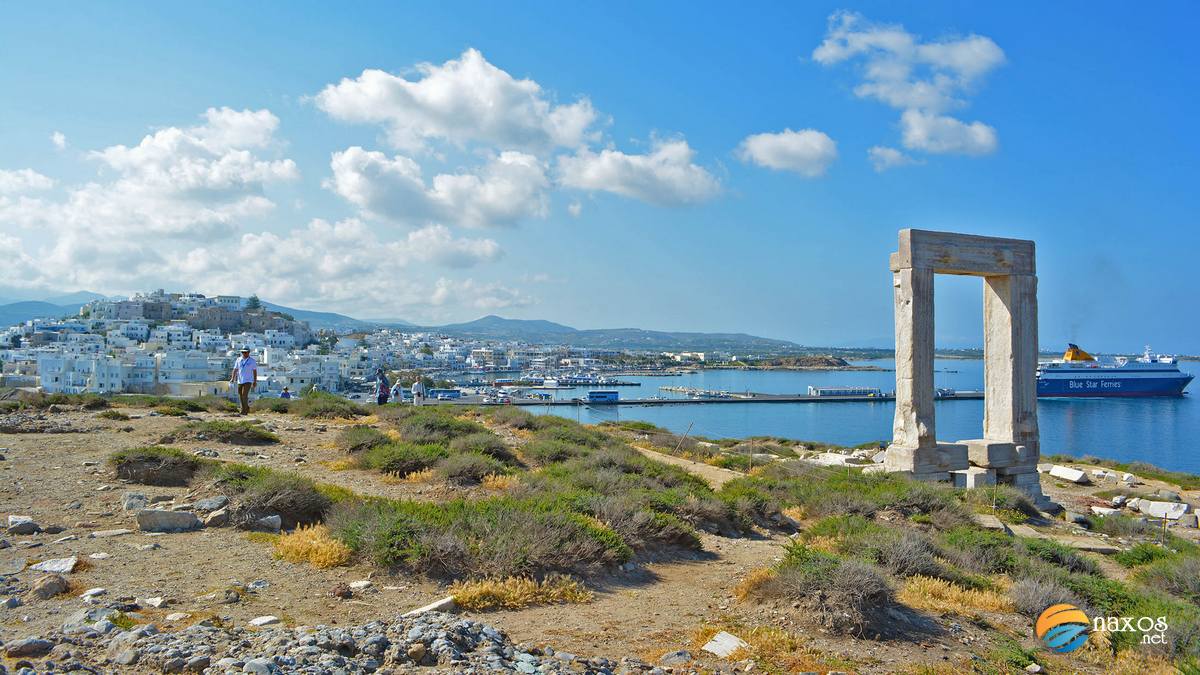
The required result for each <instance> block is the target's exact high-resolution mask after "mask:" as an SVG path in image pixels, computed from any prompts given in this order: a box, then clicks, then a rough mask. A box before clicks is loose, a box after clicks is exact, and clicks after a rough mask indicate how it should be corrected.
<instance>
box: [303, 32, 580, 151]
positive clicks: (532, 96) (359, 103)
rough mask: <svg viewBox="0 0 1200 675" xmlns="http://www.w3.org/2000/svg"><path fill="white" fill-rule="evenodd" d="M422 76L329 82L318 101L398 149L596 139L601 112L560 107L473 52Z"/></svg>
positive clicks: (425, 68) (422, 67)
mask: <svg viewBox="0 0 1200 675" xmlns="http://www.w3.org/2000/svg"><path fill="white" fill-rule="evenodd" d="M416 71H417V74H418V76H419V77H418V78H417V79H415V80H410V79H406V78H404V77H401V76H399V75H393V74H391V73H387V72H384V71H382V70H364V71H363V72H362V74H361V75H359V76H358V77H357V78H354V79H350V78H345V79H343V80H342V81H341V82H339V83H338V84H331V85H329V86H327V87H325V89H323V90H322V91H321V92H320V93H319V94H317V96H316V103H317V106H318V107H320V108H321V109H322V110H324V111H325V112H326V113H328V114H329V115H330V116H332V117H334V118H335V119H339V120H343V121H346V122H365V123H377V124H382V125H384V126H385V127H386V128H387V130H388V139H389V141H390V142H391V143H392V145H393V146H395V147H396V148H399V149H403V150H417V149H420V148H423V147H424V146H425V144H426V142H427V141H429V140H431V139H439V140H445V141H449V142H452V143H455V144H460V145H461V144H463V143H466V142H468V141H477V142H482V143H487V144H491V145H495V146H499V147H501V148H522V149H526V150H544V149H548V148H550V147H553V146H565V147H575V146H578V145H580V144H582V143H584V142H585V141H587V140H589V139H590V138H592V134H591V132H590V131H589V129H590V127H591V126H592V125H593V124H594V123H595V122H596V119H597V115H596V111H595V110H594V109H593V108H592V104H591V102H590V101H589V100H588V99H587V98H580V99H579V100H578V101H576V102H574V103H570V104H562V105H558V104H555V103H554V102H553V101H552V100H551V99H550V98H549V97H548V96H547V95H546V93H545V92H544V91H543V90H542V87H541V85H539V84H538V83H537V82H534V81H533V80H529V79H523V80H518V79H516V78H514V77H513V76H512V75H510V74H508V73H507V72H505V71H503V70H501V69H499V68H497V67H496V66H494V65H492V64H491V63H489V62H488V61H487V59H485V58H484V57H483V54H481V53H480V52H479V51H478V50H475V49H468V50H467V51H465V52H463V53H462V55H461V56H460V57H459V58H457V59H451V60H449V61H446V62H445V63H443V64H441V65H435V64H432V63H421V64H418V65H417V66H416Z"/></svg>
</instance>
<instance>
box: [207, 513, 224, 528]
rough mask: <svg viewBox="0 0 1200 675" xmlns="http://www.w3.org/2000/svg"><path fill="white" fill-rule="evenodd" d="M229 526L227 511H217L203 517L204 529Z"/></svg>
mask: <svg viewBox="0 0 1200 675" xmlns="http://www.w3.org/2000/svg"><path fill="white" fill-rule="evenodd" d="M228 524H229V509H217V510H216V511H213V512H212V513H209V514H208V515H207V516H205V517H204V526H205V527H224V526H226V525H228Z"/></svg>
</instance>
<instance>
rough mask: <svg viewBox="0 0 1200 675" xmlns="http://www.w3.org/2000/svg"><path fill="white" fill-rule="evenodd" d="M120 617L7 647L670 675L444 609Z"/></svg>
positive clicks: (90, 656) (388, 666)
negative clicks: (235, 617)
mask: <svg viewBox="0 0 1200 675" xmlns="http://www.w3.org/2000/svg"><path fill="white" fill-rule="evenodd" d="M116 613H117V612H116V610H115V609H92V610H81V611H79V612H77V613H75V614H73V615H72V616H70V617H68V619H67V621H66V622H65V623H64V624H63V626H62V629H61V631H60V632H56V633H55V634H52V635H48V636H31V637H29V638H27V639H26V640H23V641H18V642H10V643H9V644H8V647H9V648H10V649H13V648H15V650H18V651H21V652H24V653H26V654H28V655H30V656H35V655H37V656H42V655H46V654H50V653H51V651H52V650H53V654H52V656H53V657H54V660H55V663H54V670H55V671H56V672H81V671H82V672H92V673H100V672H112V671H114V670H116V671H120V672H124V671H127V670H128V671H132V670H136V671H137V672H163V673H208V674H214V675H215V674H221V673H264V674H267V675H271V674H273V673H306V674H312V675H333V674H335V673H337V674H342V675H350V674H353V673H370V672H381V673H387V672H391V673H407V672H417V671H418V670H419V672H422V673H472V672H473V673H491V672H507V673H514V672H515V673H597V674H614V673H618V672H620V673H637V672H655V671H656V670H657V672H663V671H662V670H661V669H655V668H654V666H652V665H650V664H647V663H644V662H642V661H639V660H637V659H633V658H626V659H622V660H621V661H620V662H617V661H614V660H611V659H605V658H590V659H589V658H583V657H580V656H576V655H575V654H571V653H568V652H564V651H556V650H554V649H553V648H551V647H548V646H533V645H529V644H515V643H513V642H512V640H510V639H509V637H508V636H507V635H506V634H505V633H504V632H503V631H501V630H499V629H496V628H494V627H492V626H489V625H487V624H485V623H483V622H480V621H475V620H472V619H467V618H463V617H459V616H455V615H453V614H445V613H442V612H427V613H424V614H420V615H417V616H412V617H403V616H397V617H396V618H394V619H392V620H390V621H373V622H370V623H366V624H362V625H357V626H347V627H338V626H302V627H296V628H288V627H284V626H281V625H271V626H263V627H259V628H251V627H240V626H239V627H232V628H229V627H222V626H219V625H215V624H214V622H212V621H210V620H205V621H201V622H199V623H196V624H193V625H191V626H188V627H186V628H183V629H182V630H179V631H177V632H160V631H159V630H158V628H157V627H156V626H154V625H153V624H143V625H138V626H136V627H134V628H132V629H131V630H122V629H120V628H118V627H117V626H116V625H114V624H113V622H112V621H110V620H109V619H110V617H112V618H115V617H114V615H115V614H116ZM272 618H274V617H272ZM10 655H11V653H10ZM690 658H691V655H690V654H689V655H688V660H690ZM47 670H49V669H47ZM39 672H40V670H39Z"/></svg>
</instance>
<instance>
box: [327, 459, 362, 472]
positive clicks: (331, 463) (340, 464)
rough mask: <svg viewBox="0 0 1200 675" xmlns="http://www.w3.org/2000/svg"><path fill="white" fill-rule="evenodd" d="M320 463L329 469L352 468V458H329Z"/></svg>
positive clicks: (342, 469)
mask: <svg viewBox="0 0 1200 675" xmlns="http://www.w3.org/2000/svg"><path fill="white" fill-rule="evenodd" d="M320 465H321V466H323V467H325V468H326V469H329V470H330V471H349V470H350V469H353V468H354V458H352V457H346V458H343V459H330V460H325V461H323V462H320Z"/></svg>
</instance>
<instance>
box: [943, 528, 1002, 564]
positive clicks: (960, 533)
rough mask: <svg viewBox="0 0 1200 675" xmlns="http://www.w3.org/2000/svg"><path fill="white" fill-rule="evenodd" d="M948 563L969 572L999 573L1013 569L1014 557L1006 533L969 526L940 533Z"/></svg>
mask: <svg viewBox="0 0 1200 675" xmlns="http://www.w3.org/2000/svg"><path fill="white" fill-rule="evenodd" d="M942 541H943V543H944V544H945V552H946V554H947V557H948V558H950V560H951V561H952V562H954V563H955V564H957V565H959V566H960V567H964V568H966V569H968V570H970V571H972V572H980V573H983V574H1001V573H1007V572H1011V571H1013V570H1014V569H1016V568H1017V556H1016V552H1015V550H1014V548H1013V545H1012V539H1010V538H1009V536H1008V535H1006V534H1002V533H1000V532H992V531H989V530H979V529H975V528H972V527H969V526H960V527H956V528H953V529H952V530H950V531H949V532H946V533H945V534H944V535H943V536H942Z"/></svg>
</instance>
